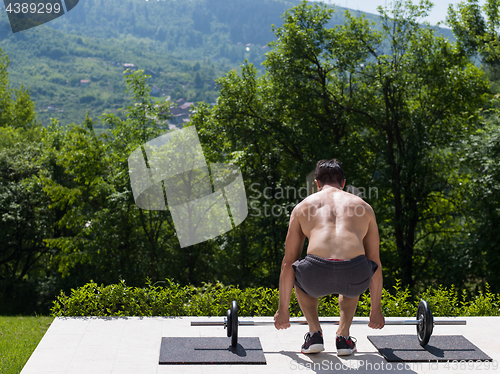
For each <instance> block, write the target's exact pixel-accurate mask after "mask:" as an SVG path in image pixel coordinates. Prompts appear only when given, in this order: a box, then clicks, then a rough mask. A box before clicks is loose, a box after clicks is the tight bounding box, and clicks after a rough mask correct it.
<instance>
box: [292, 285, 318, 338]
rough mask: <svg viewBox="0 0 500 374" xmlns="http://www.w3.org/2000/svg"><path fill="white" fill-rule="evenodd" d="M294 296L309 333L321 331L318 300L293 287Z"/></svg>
mask: <svg viewBox="0 0 500 374" xmlns="http://www.w3.org/2000/svg"><path fill="white" fill-rule="evenodd" d="M295 295H296V296H297V301H298V302H299V306H300V309H301V310H302V313H304V317H306V320H307V323H308V324H309V331H310V332H316V331H322V330H321V326H320V325H319V318H318V299H317V298H315V297H311V296H309V295H307V294H305V293H304V291H302V290H301V289H300V288H299V287H295Z"/></svg>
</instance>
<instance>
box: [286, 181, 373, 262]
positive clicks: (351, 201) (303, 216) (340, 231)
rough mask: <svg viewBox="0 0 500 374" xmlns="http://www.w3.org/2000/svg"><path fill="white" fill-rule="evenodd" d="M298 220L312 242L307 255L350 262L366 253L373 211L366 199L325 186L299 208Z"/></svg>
mask: <svg viewBox="0 0 500 374" xmlns="http://www.w3.org/2000/svg"><path fill="white" fill-rule="evenodd" d="M296 209H297V218H298V222H299V224H300V228H301V229H302V232H303V233H304V235H305V236H306V237H307V238H308V239H309V245H308V247H307V254H311V255H315V256H318V257H322V258H333V259H340V260H350V259H352V258H355V257H357V256H359V255H364V254H365V248H364V245H363V239H364V238H365V236H366V234H367V232H368V228H369V224H370V221H371V220H372V219H373V217H374V214H373V210H372V208H371V207H370V205H369V204H367V203H366V202H365V201H364V200H363V199H361V198H359V197H357V196H355V195H353V194H350V193H348V192H344V191H342V190H341V189H339V188H336V187H333V186H325V187H323V188H322V190H321V191H319V192H317V193H315V194H313V195H310V196H309V197H307V198H306V199H305V200H303V201H302V202H301V203H300V204H299V205H298V206H297V207H296Z"/></svg>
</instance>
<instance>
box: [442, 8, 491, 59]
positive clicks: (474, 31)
mask: <svg viewBox="0 0 500 374" xmlns="http://www.w3.org/2000/svg"><path fill="white" fill-rule="evenodd" d="M481 11H484V15H485V16H486V17H485V16H483V13H482V12H481ZM447 24H448V25H449V26H451V28H452V30H453V34H454V35H455V37H456V38H457V44H458V47H459V48H460V49H461V51H462V52H463V53H464V54H466V55H467V56H470V57H472V56H475V55H477V54H478V55H479V56H480V57H481V59H482V60H483V61H484V62H485V63H487V64H489V65H494V66H497V65H498V63H499V62H500V38H499V34H498V31H497V30H498V26H500V0H487V1H486V3H485V4H484V6H483V7H480V6H479V4H478V1H477V0H467V1H462V2H461V3H459V4H458V5H457V8H456V9H455V8H454V7H453V5H451V4H450V5H449V7H448V17H447Z"/></svg>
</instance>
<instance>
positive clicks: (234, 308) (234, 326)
mask: <svg viewBox="0 0 500 374" xmlns="http://www.w3.org/2000/svg"><path fill="white" fill-rule="evenodd" d="M238 324H239V323H238V303H237V302H236V300H234V301H233V303H232V305H231V346H232V347H233V348H236V346H237V345H238Z"/></svg>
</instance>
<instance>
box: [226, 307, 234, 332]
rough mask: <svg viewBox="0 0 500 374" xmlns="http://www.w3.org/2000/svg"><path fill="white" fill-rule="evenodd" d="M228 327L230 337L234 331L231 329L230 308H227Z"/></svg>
mask: <svg viewBox="0 0 500 374" xmlns="http://www.w3.org/2000/svg"><path fill="white" fill-rule="evenodd" d="M226 328H227V337H228V338H230V337H231V333H232V332H233V331H232V330H231V311H230V310H229V309H228V310H227V319H226Z"/></svg>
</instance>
